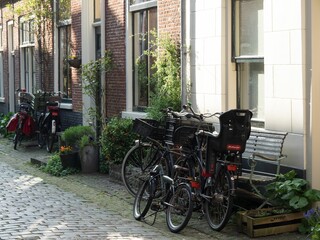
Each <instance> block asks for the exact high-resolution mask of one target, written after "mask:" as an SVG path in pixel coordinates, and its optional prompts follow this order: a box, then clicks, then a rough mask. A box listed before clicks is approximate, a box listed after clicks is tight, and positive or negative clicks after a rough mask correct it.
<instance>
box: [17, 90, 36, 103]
mask: <svg viewBox="0 0 320 240" xmlns="http://www.w3.org/2000/svg"><path fill="white" fill-rule="evenodd" d="M18 96H19V100H20V103H23V102H25V103H31V102H32V101H33V100H34V97H33V95H32V94H30V93H28V92H19V94H18Z"/></svg>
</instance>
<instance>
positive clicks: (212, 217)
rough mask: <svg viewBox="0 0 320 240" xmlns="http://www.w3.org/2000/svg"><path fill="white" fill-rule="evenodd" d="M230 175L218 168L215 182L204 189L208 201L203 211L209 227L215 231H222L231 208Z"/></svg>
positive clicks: (231, 187) (223, 169)
mask: <svg viewBox="0 0 320 240" xmlns="http://www.w3.org/2000/svg"><path fill="white" fill-rule="evenodd" d="M232 185H233V184H232V181H231V177H230V173H229V172H228V171H227V170H226V169H225V168H220V170H219V171H218V173H217V175H216V178H215V182H214V183H213V185H210V186H208V187H207V188H206V195H207V196H208V197H209V198H210V199H206V200H205V202H204V211H205V215H206V218H207V221H208V224H209V226H210V227H211V228H212V229H214V230H216V231H220V230H222V229H223V228H224V227H225V225H226V224H227V223H228V221H229V219H230V216H231V212H232V208H233V196H232V194H231V190H232V189H233V186H232Z"/></svg>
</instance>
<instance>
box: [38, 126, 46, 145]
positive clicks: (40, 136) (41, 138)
mask: <svg viewBox="0 0 320 240" xmlns="http://www.w3.org/2000/svg"><path fill="white" fill-rule="evenodd" d="M37 141H38V147H39V148H43V146H44V145H45V142H46V136H45V134H43V133H42V131H41V130H39V132H38V133H37Z"/></svg>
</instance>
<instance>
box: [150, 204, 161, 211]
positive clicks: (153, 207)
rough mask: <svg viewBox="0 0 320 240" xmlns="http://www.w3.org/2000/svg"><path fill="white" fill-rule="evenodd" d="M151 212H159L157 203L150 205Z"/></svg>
mask: <svg viewBox="0 0 320 240" xmlns="http://www.w3.org/2000/svg"><path fill="white" fill-rule="evenodd" d="M151 210H152V211H159V210H160V205H159V204H157V203H152V204H151Z"/></svg>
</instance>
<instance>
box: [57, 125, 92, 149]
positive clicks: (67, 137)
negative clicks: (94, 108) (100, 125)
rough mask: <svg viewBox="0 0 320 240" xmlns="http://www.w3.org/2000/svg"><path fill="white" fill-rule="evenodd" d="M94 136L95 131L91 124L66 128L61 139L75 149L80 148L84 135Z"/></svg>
mask: <svg viewBox="0 0 320 240" xmlns="http://www.w3.org/2000/svg"><path fill="white" fill-rule="evenodd" d="M85 135H86V136H94V131H93V129H92V127H90V126H82V125H77V126H71V127H69V128H67V129H66V130H64V132H63V133H62V135H61V141H62V143H63V144H64V145H67V146H71V147H73V148H74V150H75V151H79V149H80V146H79V145H80V141H81V138H82V136H85Z"/></svg>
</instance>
